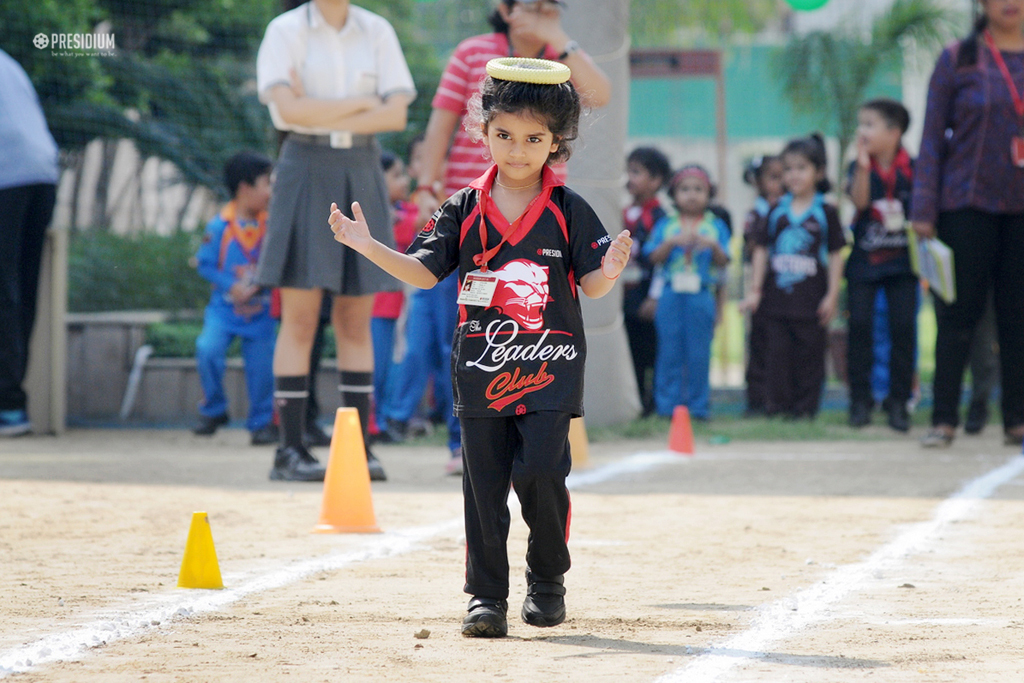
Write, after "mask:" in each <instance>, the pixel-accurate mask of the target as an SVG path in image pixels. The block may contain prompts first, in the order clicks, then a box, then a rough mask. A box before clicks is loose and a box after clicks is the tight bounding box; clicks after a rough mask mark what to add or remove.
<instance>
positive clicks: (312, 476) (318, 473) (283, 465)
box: [270, 446, 327, 481]
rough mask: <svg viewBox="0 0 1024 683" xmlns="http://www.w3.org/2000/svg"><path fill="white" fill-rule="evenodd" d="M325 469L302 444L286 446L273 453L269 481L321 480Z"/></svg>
mask: <svg viewBox="0 0 1024 683" xmlns="http://www.w3.org/2000/svg"><path fill="white" fill-rule="evenodd" d="M326 473H327V470H326V469H325V468H324V466H323V465H321V464H320V461H319V460H317V459H316V458H314V457H313V454H312V453H310V452H309V451H307V450H306V448H305V447H304V446H287V447H281V448H278V449H277V452H275V453H274V467H273V468H272V469H271V470H270V479H271V481H323V480H324V475H325V474H326Z"/></svg>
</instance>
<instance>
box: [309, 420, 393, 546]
mask: <svg viewBox="0 0 1024 683" xmlns="http://www.w3.org/2000/svg"><path fill="white" fill-rule="evenodd" d="M379 532H380V527H378V526H377V518H376V517H375V516H374V514H373V497H372V496H371V494H370V470H369V468H368V467H367V466H366V448H365V447H364V446H363V432H362V429H360V427H359V413H358V412H357V411H356V409H355V408H338V412H337V413H336V414H335V416H334V433H332V434H331V457H330V459H329V460H328V461H327V474H326V475H324V499H323V503H322V505H321V507H320V521H319V522H318V523H317V525H316V526H315V527H313V533H317V534H341V533H357V534H358V533H379Z"/></svg>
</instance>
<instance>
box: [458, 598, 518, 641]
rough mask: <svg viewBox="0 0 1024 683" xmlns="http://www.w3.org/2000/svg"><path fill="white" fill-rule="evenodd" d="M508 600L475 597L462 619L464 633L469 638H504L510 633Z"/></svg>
mask: <svg viewBox="0 0 1024 683" xmlns="http://www.w3.org/2000/svg"><path fill="white" fill-rule="evenodd" d="M507 613H508V601H506V600H498V599H497V598H479V597H475V596H474V597H473V598H472V599H471V600H470V601H469V611H468V613H467V614H466V617H465V618H464V619H463V620H462V635H464V636H466V637H467V638H504V637H505V636H507V635H508V619H507V618H506V616H505V615H506V614H507Z"/></svg>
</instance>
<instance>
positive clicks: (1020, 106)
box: [985, 31, 1024, 120]
mask: <svg viewBox="0 0 1024 683" xmlns="http://www.w3.org/2000/svg"><path fill="white" fill-rule="evenodd" d="M985 44H986V45H988V50H989V52H991V53H992V59H993V60H994V61H995V63H996V66H998V67H999V71H1000V72H1002V74H1003V80H1004V81H1006V87H1007V88H1009V90H1010V96H1011V97H1013V108H1014V109H1016V110H1017V116H1019V117H1020V118H1021V119H1022V120H1024V97H1021V95H1020V93H1019V92H1018V91H1017V85H1016V84H1015V83H1014V82H1013V76H1012V75H1010V70H1009V69H1008V68H1007V67H1006V62H1005V61H1003V55H1002V53H1000V52H999V50H998V49H996V42H995V41H994V40H993V39H992V34H991V33H989V32H988V31H985Z"/></svg>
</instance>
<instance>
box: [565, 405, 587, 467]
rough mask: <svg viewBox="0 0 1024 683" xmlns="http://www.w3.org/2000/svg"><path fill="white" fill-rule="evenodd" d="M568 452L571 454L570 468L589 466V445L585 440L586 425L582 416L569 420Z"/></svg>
mask: <svg viewBox="0 0 1024 683" xmlns="http://www.w3.org/2000/svg"><path fill="white" fill-rule="evenodd" d="M569 453H571V454H572V468H573V469H574V470H578V469H583V468H585V467H589V466H590V445H589V442H588V441H587V426H586V425H585V424H584V423H583V418H582V417H574V418H573V419H571V420H569Z"/></svg>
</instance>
